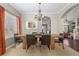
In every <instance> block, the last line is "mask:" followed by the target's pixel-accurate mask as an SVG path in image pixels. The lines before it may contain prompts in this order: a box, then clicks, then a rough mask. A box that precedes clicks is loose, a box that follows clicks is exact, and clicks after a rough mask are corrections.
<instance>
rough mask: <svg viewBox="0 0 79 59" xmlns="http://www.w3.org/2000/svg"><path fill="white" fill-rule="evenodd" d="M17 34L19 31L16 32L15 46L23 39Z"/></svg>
mask: <svg viewBox="0 0 79 59" xmlns="http://www.w3.org/2000/svg"><path fill="white" fill-rule="evenodd" d="M17 35H19V33H15V34H14V42H15V46H16V44H18V43H21V42H22V39H20V37H18V36H17Z"/></svg>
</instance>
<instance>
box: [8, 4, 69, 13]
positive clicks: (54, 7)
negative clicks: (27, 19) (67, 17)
mask: <svg viewBox="0 0 79 59" xmlns="http://www.w3.org/2000/svg"><path fill="white" fill-rule="evenodd" d="M10 5H11V6H12V7H14V8H15V9H16V10H18V11H19V12H20V13H25V14H29V13H37V12H38V7H39V5H38V3H13V4H12V3H11V4H10ZM67 5H68V3H42V4H41V11H42V13H52V14H57V13H59V12H60V11H62V10H63V8H65V7H66V6H67Z"/></svg>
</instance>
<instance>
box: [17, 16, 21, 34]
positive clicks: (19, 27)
mask: <svg viewBox="0 0 79 59" xmlns="http://www.w3.org/2000/svg"><path fill="white" fill-rule="evenodd" d="M20 21H21V20H20V16H17V33H21V25H20V23H21V22H20Z"/></svg>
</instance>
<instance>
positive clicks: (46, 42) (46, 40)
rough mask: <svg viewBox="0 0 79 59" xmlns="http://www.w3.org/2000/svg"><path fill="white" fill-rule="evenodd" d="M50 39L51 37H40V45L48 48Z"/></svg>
mask: <svg viewBox="0 0 79 59" xmlns="http://www.w3.org/2000/svg"><path fill="white" fill-rule="evenodd" d="M50 39H51V35H42V37H41V38H40V41H41V45H47V46H48V48H49V46H50Z"/></svg>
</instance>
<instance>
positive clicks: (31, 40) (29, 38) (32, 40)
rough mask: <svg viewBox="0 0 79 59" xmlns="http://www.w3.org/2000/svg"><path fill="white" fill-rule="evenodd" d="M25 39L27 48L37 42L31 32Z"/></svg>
mask: <svg viewBox="0 0 79 59" xmlns="http://www.w3.org/2000/svg"><path fill="white" fill-rule="evenodd" d="M26 40H27V49H28V48H29V47H30V46H31V45H36V43H37V39H36V37H35V35H32V34H27V35H26Z"/></svg>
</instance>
